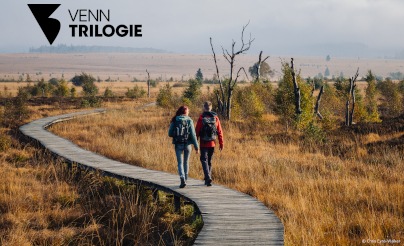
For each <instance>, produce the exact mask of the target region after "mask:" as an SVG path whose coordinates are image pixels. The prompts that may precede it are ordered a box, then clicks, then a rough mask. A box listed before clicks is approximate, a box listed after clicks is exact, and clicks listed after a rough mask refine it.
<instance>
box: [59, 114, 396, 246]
mask: <svg viewBox="0 0 404 246" xmlns="http://www.w3.org/2000/svg"><path fill="white" fill-rule="evenodd" d="M173 113H174V112H166V111H164V110H162V109H159V108H147V109H144V110H141V111H136V110H134V109H133V108H127V107H126V108H125V107H122V109H121V110H112V111H109V112H108V113H107V114H105V115H100V116H91V117H88V118H81V119H77V120H74V121H71V122H66V123H62V124H57V125H55V126H53V127H52V131H54V132H57V134H60V135H62V136H65V137H67V138H69V139H72V140H73V141H75V142H76V143H78V144H79V145H81V146H83V147H84V148H87V149H91V150H93V151H95V152H98V153H101V154H103V155H106V156H109V157H110V158H113V159H118V160H121V161H124V162H127V163H132V164H135V165H139V166H143V167H147V168H150V169H155V170H161V171H168V172H172V173H177V170H176V161H175V154H174V151H173V146H172V144H171V141H170V139H169V137H168V136H167V129H168V125H169V120H170V118H171V116H172V114H173ZM197 116H198V115H197V114H195V112H193V114H192V117H193V118H194V120H196V119H197ZM266 118H268V119H271V121H269V122H268V123H261V125H256V124H255V123H252V124H251V125H249V124H247V123H246V124H239V123H238V124H224V133H225V149H224V151H222V152H221V153H219V152H217V153H216V154H215V156H214V164H213V165H214V171H213V172H214V182H215V183H220V184H223V185H225V186H228V187H231V188H233V189H237V190H239V191H241V192H244V193H247V194H250V195H252V196H254V197H256V198H258V199H259V200H261V201H262V202H263V203H264V204H265V205H267V206H268V207H270V208H271V209H273V210H274V211H275V212H276V214H277V215H278V216H279V217H280V219H281V220H282V222H283V223H284V225H285V231H286V234H285V243H286V244H287V245H302V244H303V245H330V244H331V245H352V244H361V242H362V239H374V240H377V239H388V238H390V239H396V240H401V242H403V241H404V229H403V228H404V192H402V191H403V190H404V177H403V175H402V173H403V172H404V161H403V155H402V152H401V153H400V152H399V151H397V150H395V149H394V148H393V149H392V150H388V149H387V148H381V150H382V149H383V151H380V153H377V158H378V160H377V161H374V162H373V163H372V164H370V162H369V161H368V160H369V159H372V158H376V155H371V154H370V153H368V149H367V148H366V146H367V145H365V144H361V142H363V143H371V142H375V141H376V142H377V141H388V140H390V139H392V138H395V137H400V136H402V132H401V133H397V132H395V133H389V134H385V135H376V134H364V135H361V136H359V135H357V136H355V135H354V136H352V134H339V133H336V134H335V136H334V137H335V139H332V141H333V143H336V144H338V145H341V146H343V147H345V148H346V149H351V150H352V151H351V152H349V151H347V152H345V153H343V154H342V152H341V155H339V154H338V153H336V152H335V151H334V152H333V151H330V150H327V149H326V148H329V149H332V145H330V146H322V147H321V148H325V150H324V151H323V150H322V149H321V148H320V147H315V146H308V147H309V148H307V149H310V150H311V151H310V152H309V151H307V150H305V148H306V147H307V145H306V144H300V143H299V142H298V141H295V140H294V139H298V137H296V136H293V135H294V134H289V135H288V134H286V135H282V134H284V133H282V127H281V126H279V125H277V123H276V121H275V120H276V119H275V118H274V117H271V116H266ZM280 136H281V137H280ZM282 136H284V137H282ZM319 148H320V149H319ZM341 149H343V148H341ZM313 150H316V151H313ZM325 153H326V154H325ZM330 153H334V154H330ZM387 161H389V163H390V164H389V165H387V164H385V163H386V162H387ZM190 176H191V177H193V178H196V179H202V170H201V167H200V164H199V160H198V157H197V156H196V154H194V153H193V154H192V157H191V170H190ZM201 182H202V181H201Z"/></svg>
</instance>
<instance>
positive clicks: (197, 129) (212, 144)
mask: <svg viewBox="0 0 404 246" xmlns="http://www.w3.org/2000/svg"><path fill="white" fill-rule="evenodd" d="M209 113H210V115H212V116H214V117H215V119H216V128H217V136H218V139H219V145H220V148H223V131H222V125H221V124H220V120H219V117H217V115H216V113H214V112H204V113H203V114H201V116H199V119H198V122H197V123H196V127H195V132H196V137H197V138H199V136H200V132H201V129H202V119H203V117H204V115H205V114H209ZM210 117H211V116H210ZM215 146H216V143H215V141H203V140H202V139H200V147H202V148H203V147H205V148H206V147H215Z"/></svg>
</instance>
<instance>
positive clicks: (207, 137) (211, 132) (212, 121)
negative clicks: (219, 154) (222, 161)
mask: <svg viewBox="0 0 404 246" xmlns="http://www.w3.org/2000/svg"><path fill="white" fill-rule="evenodd" d="M199 135H200V137H201V139H202V140H203V141H206V142H209V141H214V140H216V138H217V128H216V118H215V117H213V116H212V117H203V118H202V128H201V132H200V134H199Z"/></svg>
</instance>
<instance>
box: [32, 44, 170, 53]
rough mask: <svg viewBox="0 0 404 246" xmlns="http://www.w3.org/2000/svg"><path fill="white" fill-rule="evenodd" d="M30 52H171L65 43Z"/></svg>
mask: <svg viewBox="0 0 404 246" xmlns="http://www.w3.org/2000/svg"><path fill="white" fill-rule="evenodd" d="M29 52H30V53H169V52H167V51H165V50H160V49H153V48H130V47H117V46H85V45H79V46H75V45H70V46H68V45H65V44H60V45H58V46H41V47H39V48H33V47H32V48H30V49H29Z"/></svg>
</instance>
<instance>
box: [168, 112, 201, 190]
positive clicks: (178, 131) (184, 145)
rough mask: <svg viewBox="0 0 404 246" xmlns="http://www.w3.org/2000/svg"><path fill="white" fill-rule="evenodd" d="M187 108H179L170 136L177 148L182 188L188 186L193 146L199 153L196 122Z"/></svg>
mask: <svg viewBox="0 0 404 246" xmlns="http://www.w3.org/2000/svg"><path fill="white" fill-rule="evenodd" d="M188 115H189V109H188V107H187V106H181V107H179V108H178V110H177V112H176V114H175V116H174V117H173V118H172V119H171V123H170V128H169V130H168V136H170V137H172V138H173V144H174V146H175V155H176V156H177V164H178V174H179V175H180V181H181V183H180V188H184V187H185V186H186V185H187V183H186V182H187V179H188V172H189V157H190V155H191V151H192V146H191V145H194V148H195V151H196V153H199V145H198V140H197V138H196V135H195V128H194V122H193V121H192V119H191V118H190V117H189V116H188Z"/></svg>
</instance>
